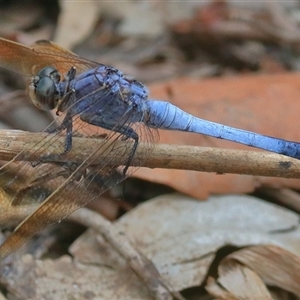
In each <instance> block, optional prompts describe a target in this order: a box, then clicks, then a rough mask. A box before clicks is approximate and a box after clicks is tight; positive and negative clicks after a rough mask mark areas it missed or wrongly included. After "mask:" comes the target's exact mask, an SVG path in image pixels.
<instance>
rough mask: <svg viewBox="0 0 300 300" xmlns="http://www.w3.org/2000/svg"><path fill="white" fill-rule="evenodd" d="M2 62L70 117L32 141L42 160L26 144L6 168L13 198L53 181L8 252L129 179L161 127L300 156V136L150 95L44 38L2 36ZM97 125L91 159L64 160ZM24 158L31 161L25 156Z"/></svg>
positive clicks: (32, 92)
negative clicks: (200, 113)
mask: <svg viewBox="0 0 300 300" xmlns="http://www.w3.org/2000/svg"><path fill="white" fill-rule="evenodd" d="M0 65H1V66H2V67H4V68H7V69H10V70H12V71H15V72H18V73H21V74H23V75H25V76H28V77H29V78H30V79H29V84H28V94H29V96H30V98H31V100H32V101H33V104H34V105H35V106H36V107H38V108H39V109H42V110H54V109H56V114H57V115H61V116H62V117H59V118H58V119H57V120H56V121H54V123H53V124H54V125H55V126H54V127H53V126H52V127H49V128H47V129H46V132H48V133H49V135H48V136H47V137H45V138H44V139H42V140H40V141H39V142H38V143H37V144H36V145H35V146H34V148H32V151H31V153H32V156H34V155H35V154H36V151H38V152H39V153H43V155H41V157H40V158H39V159H38V160H37V159H35V160H36V163H31V164H30V163H28V161H33V160H34V159H32V157H30V154H26V155H25V154H24V153H25V151H24V152H23V151H22V152H21V153H20V154H18V155H17V157H16V158H15V159H14V160H13V161H11V162H8V163H6V164H4V165H3V166H2V167H1V168H0V177H1V176H3V177H4V176H6V175H7V173H8V172H11V173H13V174H15V175H14V177H13V179H12V180H8V181H7V182H6V183H5V184H4V185H3V184H2V186H1V188H2V189H3V190H4V191H7V192H8V193H10V194H12V193H13V194H14V196H13V197H12V200H11V201H12V205H17V204H20V203H22V202H23V201H25V200H24V199H26V197H27V196H28V195H29V196H30V195H31V193H32V191H37V190H39V188H45V187H46V190H48V191H49V193H45V194H43V196H42V199H41V204H40V206H39V208H38V209H37V210H36V211H34V212H33V213H32V214H31V215H29V216H28V217H27V218H26V219H25V220H24V221H22V222H21V224H19V225H18V226H17V227H16V229H15V230H14V231H13V233H12V234H11V235H10V236H9V237H8V238H7V239H6V240H5V241H4V243H3V244H2V245H1V246H0V259H2V258H4V257H6V256H7V255H9V254H10V253H12V252H13V251H15V250H17V249H18V248H19V247H20V246H21V245H22V244H24V243H25V242H26V240H27V239H28V238H30V237H31V236H33V235H34V234H35V233H37V232H38V231H40V230H42V229H43V228H45V227H47V226H49V225H51V224H53V223H55V222H58V221H60V220H62V219H63V218H65V217H66V216H67V215H69V214H71V213H72V212H74V211H75V210H76V209H78V208H80V207H82V206H84V205H85V204H87V203H88V202H89V201H91V200H92V199H95V198H97V197H99V195H101V194H102V193H103V192H104V191H105V190H107V189H109V188H110V187H112V186H114V185H116V184H117V183H119V182H121V181H123V180H124V179H125V178H126V177H127V176H128V175H129V174H130V173H131V172H133V169H132V168H131V167H130V164H131V163H132V160H133V158H134V156H135V153H136V150H137V148H138V147H139V144H140V142H144V143H143V144H146V145H147V147H146V148H145V151H144V152H145V153H144V157H142V158H141V164H142V163H143V161H144V160H145V159H146V158H147V157H148V156H149V155H150V153H151V149H152V148H153V145H154V143H155V142H156V141H157V137H158V134H157V130H156V129H165V130H178V131H184V132H193V133H199V134H204V135H208V136H212V137H215V138H219V139H225V140H229V141H233V142H236V143H241V144H244V145H248V146H252V147H256V148H261V149H264V150H267V151H272V152H275V153H280V154H283V155H286V156H289V157H293V158H300V143H297V142H292V141H286V140H283V139H279V138H274V137H269V136H265V135H261V134H258V133H253V132H249V131H246V130H242V129H237V128H233V127H229V126H226V125H223V124H218V123H214V122H210V121H207V120H203V119H200V118H197V117H194V116H193V115H191V114H188V113H187V112H184V111H183V110H181V109H180V108H178V107H176V106H174V105H172V104H171V103H169V102H165V101H160V100H154V99H148V92H147V89H146V87H145V86H144V85H143V84H142V83H140V82H138V81H136V80H134V79H132V78H130V77H127V76H125V75H124V74H123V73H122V72H121V71H119V70H117V69H115V68H112V67H109V66H106V65H103V64H100V63H97V62H93V61H90V60H87V59H84V58H82V57H79V56H77V55H76V54H74V53H72V52H70V51H68V50H66V49H63V48H62V47H60V46H58V45H56V44H54V43H52V42H49V41H45V40H42V41H38V42H36V43H34V44H33V45H32V46H31V47H27V46H23V45H21V44H18V43H15V42H12V41H8V40H5V39H0ZM53 124H52V125H53ZM91 127H92V128H93V133H95V131H97V133H98V135H101V136H103V137H104V141H105V142H101V143H100V142H99V139H97V138H93V137H89V140H90V141H92V143H93V145H92V146H91V147H90V153H89V155H88V156H87V158H86V159H85V160H84V161H82V162H80V163H59V162H57V161H58V160H59V157H61V156H64V155H66V154H67V153H68V152H70V151H71V150H72V142H73V137H74V135H75V134H78V133H80V135H85V136H88V135H89V134H90V133H89V130H90V128H91ZM62 136H63V137H64V138H63V139H61V137H62ZM62 140H63V142H62ZM119 141H120V142H122V143H119ZM62 143H63V145H62ZM89 145H90V144H89ZM120 145H123V146H120ZM50 146H51V147H50ZM56 148H59V149H62V151H61V153H60V154H57V153H56V154H54V152H55V151H54V150H53V149H56ZM112 148H114V150H116V151H118V152H119V153H121V155H122V156H124V158H125V160H124V164H123V165H120V164H118V163H116V162H114V159H113V158H112V157H111V156H110V155H109V152H110V149H112ZM49 149H52V150H49ZM52 152H53V153H52ZM56 152H57V151H56ZM26 153H28V151H26ZM105 153H106V154H105ZM99 157H101V160H99ZM20 160H21V161H23V162H18V161H20ZM24 174H25V175H28V174H29V176H27V177H26V176H24ZM24 177H25V178H26V179H24ZM0 179H1V178H0ZM0 182H3V181H1V180H0ZM0 218H1V212H0Z"/></svg>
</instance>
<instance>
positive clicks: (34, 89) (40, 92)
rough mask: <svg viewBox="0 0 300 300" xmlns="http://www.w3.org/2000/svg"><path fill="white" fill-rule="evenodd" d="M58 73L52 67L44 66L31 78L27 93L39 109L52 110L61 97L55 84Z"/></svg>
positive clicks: (58, 77)
mask: <svg viewBox="0 0 300 300" xmlns="http://www.w3.org/2000/svg"><path fill="white" fill-rule="evenodd" d="M59 82H60V74H59V72H58V71H57V69H55V68H53V67H45V68H43V69H42V70H40V71H39V72H38V74H37V75H36V76H34V77H33V78H32V79H31V82H30V84H29V87H28V94H29V97H30V98H31V100H32V102H33V104H34V105H35V106H36V107H37V108H39V109H41V110H52V109H54V108H55V107H57V105H58V101H59V99H60V98H61V96H60V94H59V92H58V89H57V84H58V83H59Z"/></svg>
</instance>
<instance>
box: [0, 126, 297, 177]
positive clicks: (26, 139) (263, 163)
mask: <svg viewBox="0 0 300 300" xmlns="http://www.w3.org/2000/svg"><path fill="white" fill-rule="evenodd" d="M51 138H53V136H52V135H49V134H46V133H29V132H23V131H16V130H0V160H3V161H9V160H11V159H13V158H14V157H15V156H16V155H17V154H18V153H20V152H21V151H23V152H22V155H21V156H19V158H16V160H18V159H20V160H21V159H22V157H23V158H24V157H25V159H26V160H31V161H38V160H39V159H40V157H41V156H42V155H45V146H44V147H40V146H41V143H39V142H40V141H41V140H42V139H44V142H46V141H47V140H49V141H50V140H51ZM64 140H65V138H64V136H62V137H59V138H56V142H55V143H53V144H51V143H50V142H49V144H47V149H46V150H47V152H49V153H52V154H61V153H63V151H64ZM96 141H97V145H99V144H101V143H104V142H105V139H101V138H97V139H96ZM44 142H43V143H44ZM118 143H120V144H119V145H117V146H116V145H115V147H114V148H113V149H110V148H109V149H108V147H106V149H105V157H106V159H107V160H108V161H112V162H113V163H114V164H119V165H123V164H126V163H127V162H128V160H127V159H126V157H124V151H121V152H122V154H120V152H119V151H118V149H120V148H122V149H123V148H124V147H122V143H128V141H119V142H118ZM37 145H39V146H38V147H37ZM57 145H61V146H60V147H57ZM95 145H96V144H95V138H82V137H80V138H79V137H74V138H73V147H72V150H71V151H70V152H69V153H67V154H66V155H61V156H58V158H57V161H60V162H82V161H83V160H84V159H86V158H87V156H88V155H89V154H90V153H91V151H93V150H94V148H95ZM123 146H124V144H123ZM147 147H148V146H147V145H146V144H143V143H140V145H139V147H138V149H137V152H136V155H135V157H134V159H133V161H132V165H133V166H139V165H140V164H141V160H143V158H144V156H145V151H147V150H148V148H147ZM108 152H109V154H108ZM110 157H113V159H108V158H110ZM101 158H103V157H101V155H99V158H98V159H99V161H100V160H101ZM142 164H143V167H148V168H166V169H183V170H194V171H202V172H214V173H220V174H223V173H234V174H248V175H256V176H272V177H284V178H300V161H299V160H297V159H293V158H290V157H286V156H283V155H279V154H274V153H269V152H262V151H245V150H233V149H219V148H210V147H194V146H180V145H164V144H157V145H155V147H154V149H153V151H152V152H151V154H150V156H149V157H148V158H147V160H146V161H143V163H142Z"/></svg>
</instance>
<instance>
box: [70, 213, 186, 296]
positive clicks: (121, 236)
mask: <svg viewBox="0 0 300 300" xmlns="http://www.w3.org/2000/svg"><path fill="white" fill-rule="evenodd" d="M70 218H71V219H74V220H75V221H76V222H79V223H81V224H83V225H85V226H87V227H91V228H93V229H94V230H96V231H97V232H98V233H100V234H101V235H102V236H103V238H104V239H105V240H106V241H107V242H108V243H109V244H110V245H111V246H112V247H113V248H114V249H115V250H116V251H117V252H118V253H119V254H120V255H121V256H122V257H123V258H124V259H125V260H126V261H127V263H128V265H129V266H130V268H131V269H132V270H133V271H134V272H135V273H136V274H137V275H138V277H139V278H140V279H141V280H142V281H143V282H144V283H145V285H146V286H147V287H148V289H149V291H150V292H151V294H152V295H153V297H154V299H157V300H168V299H173V297H175V299H180V300H184V298H183V297H182V296H181V295H180V294H179V293H177V292H174V291H175V289H174V291H172V290H171V289H170V288H169V287H168V285H167V284H166V283H165V282H164V281H163V279H162V278H161V276H160V274H159V272H158V271H157V269H156V267H155V265H154V264H153V263H152V262H151V261H150V260H149V259H148V258H147V257H146V256H144V255H143V254H142V253H141V252H139V251H138V250H137V249H135V248H134V247H133V245H132V244H131V242H130V241H129V240H128V238H127V237H126V235H125V233H124V232H120V230H119V229H117V228H116V227H115V226H113V225H112V223H111V222H109V221H108V220H105V219H104V218H103V217H102V216H101V215H99V214H97V213H94V212H92V211H90V210H88V209H84V208H83V209H80V210H78V211H76V212H74V213H73V214H72V215H71V216H69V219H70ZM172 296H173V297H172Z"/></svg>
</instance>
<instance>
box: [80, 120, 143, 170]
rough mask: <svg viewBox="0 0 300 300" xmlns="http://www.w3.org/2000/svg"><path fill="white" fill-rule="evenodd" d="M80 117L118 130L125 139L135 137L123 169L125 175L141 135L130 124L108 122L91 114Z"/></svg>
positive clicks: (96, 124)
mask: <svg viewBox="0 0 300 300" xmlns="http://www.w3.org/2000/svg"><path fill="white" fill-rule="evenodd" d="M80 119H81V120H82V121H84V122H86V123H89V124H92V125H95V126H99V127H101V128H103V129H107V130H111V131H114V132H118V133H121V134H122V135H123V139H124V140H127V139H133V140H134V144H133V147H132V149H131V151H130V155H129V158H128V161H127V164H126V166H125V168H124V170H123V174H124V175H125V174H126V172H127V171H128V168H129V166H130V164H131V162H132V160H133V157H134V154H135V152H136V149H137V146H138V143H139V136H138V134H137V133H136V132H135V131H134V130H133V129H132V128H131V127H130V126H128V125H126V124H123V125H116V124H115V123H112V122H108V121H107V120H103V119H102V118H99V116H97V115H95V116H93V117H91V116H90V115H88V114H87V115H84V114H82V115H81V116H80Z"/></svg>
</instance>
